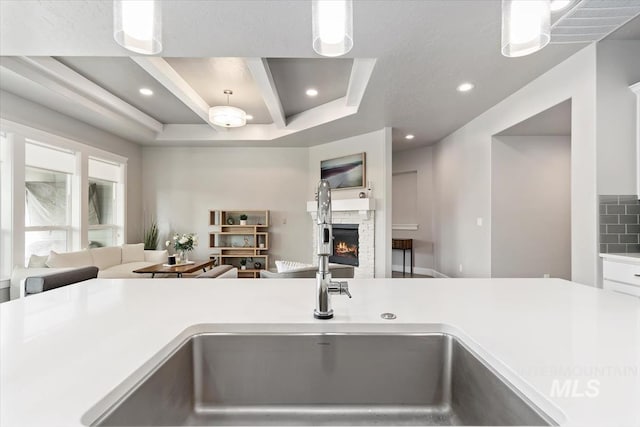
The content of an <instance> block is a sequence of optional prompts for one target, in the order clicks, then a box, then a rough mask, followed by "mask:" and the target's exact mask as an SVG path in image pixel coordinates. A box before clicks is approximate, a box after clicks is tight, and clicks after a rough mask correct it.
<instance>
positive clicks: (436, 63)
mask: <svg viewBox="0 0 640 427" xmlns="http://www.w3.org/2000/svg"><path fill="white" fill-rule="evenodd" d="M162 5H163V16H164V24H163V25H164V27H163V34H164V35H165V36H164V50H163V52H162V55H163V56H165V57H206V58H210V57H267V58H269V57H272V58H314V57H318V56H317V55H316V54H315V53H314V51H313V49H312V47H311V42H310V40H311V5H310V2H307V1H298V0H291V1H287V0H281V1H280V0H278V1H264V0H229V1H224V0H220V1H215V2H213V1H211V2H208V1H198V0H194V1H191V0H184V1H170V0H167V1H163V2H162ZM111 7H112V3H111V1H110V0H96V1H83V2H79V1H64V0H58V1H2V2H0V54H2V55H46V56H78V55H79V56H127V55H128V54H129V52H128V51H126V50H125V49H123V48H121V47H119V46H118V45H117V44H115V42H114V41H113V36H112V25H113V23H112V19H113V17H112V11H111ZM500 7H501V2H500V0H485V1H477V0H459V1H378V0H371V1H369V0H359V1H356V2H354V43H355V45H354V48H353V49H352V51H351V52H350V53H349V54H348V55H347V57H349V58H355V57H357V58H377V59H378V61H377V63H376V67H375V69H374V71H373V75H372V77H371V80H370V81H369V84H368V87H367V90H366V92H365V95H364V98H363V100H362V103H361V105H360V109H359V111H358V113H357V114H355V115H352V116H349V117H346V118H342V119H340V120H336V121H334V122H331V123H327V124H324V125H321V126H316V127H314V128H311V129H308V130H305V131H303V132H299V133H297V134H293V135H289V136H286V137H282V138H279V139H277V140H274V141H268V142H264V144H260V145H263V146H264V145H271V146H308V145H310V144H319V143H323V142H327V141H331V140H335V139H338V138H344V137H348V136H352V135H355V134H359V133H364V132H368V131H371V130H376V129H380V128H381V127H383V126H390V127H394V128H397V132H395V133H394V134H396V135H404V134H405V133H413V134H415V135H416V139H415V140H414V142H413V144H414V145H416V146H419V145H426V144H431V143H434V142H436V141H438V140H439V139H441V138H443V137H444V136H446V135H448V134H449V133H451V132H453V131H454V130H456V129H457V128H459V127H460V126H462V125H464V124H465V123H467V122H468V121H470V120H471V119H473V118H474V117H476V116H477V115H479V114H480V113H482V112H483V111H485V110H487V109H488V108H489V107H491V106H493V105H495V104H496V103H498V102H499V101H501V100H502V99H504V98H506V97H507V96H509V95H510V94H512V93H513V92H515V91H516V90H518V89H519V88H521V87H522V86H524V85H525V84H527V83H528V82H530V81H531V80H532V79H534V78H536V77H537V76H539V75H541V74H542V73H544V72H545V71H547V70H549V69H550V68H552V67H553V66H555V65H557V64H558V63H560V62H561V61H563V60H564V59H566V58H568V57H569V56H570V55H572V54H573V53H575V52H577V51H578V50H580V49H581V48H583V47H584V46H585V44H569V45H549V46H547V47H546V48H545V49H543V50H542V51H540V52H537V53H535V54H533V55H530V56H526V57H522V58H505V57H503V56H502V55H501V54H500ZM621 31H622V30H621ZM220 40H224V42H219V41H220ZM214 41H218V42H214ZM463 81H471V82H473V83H475V85H476V88H475V90H473V91H472V92H470V93H465V94H461V93H458V92H457V91H456V90H455V88H456V87H457V86H458V84H460V83H461V82H463ZM242 144H243V141H236V142H234V145H242ZM250 144H251V143H248V142H246V143H245V145H250ZM254 144H255V143H254ZM212 145H215V144H213V143H212Z"/></svg>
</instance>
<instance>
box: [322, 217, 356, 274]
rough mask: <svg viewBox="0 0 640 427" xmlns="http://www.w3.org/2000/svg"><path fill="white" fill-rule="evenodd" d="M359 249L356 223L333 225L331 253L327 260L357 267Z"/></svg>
mask: <svg viewBox="0 0 640 427" xmlns="http://www.w3.org/2000/svg"><path fill="white" fill-rule="evenodd" d="M359 249H360V248H359V236H358V224H334V225H333V255H331V256H330V257H329V262H333V263H336V264H344V265H353V266H354V267H358V266H359V265H360V264H359V262H358V259H359V258H358V252H359Z"/></svg>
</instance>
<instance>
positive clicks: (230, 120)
mask: <svg viewBox="0 0 640 427" xmlns="http://www.w3.org/2000/svg"><path fill="white" fill-rule="evenodd" d="M223 93H224V94H225V95H227V105H219V106H216V107H211V108H209V121H210V122H211V123H213V124H214V125H217V126H222V127H225V128H239V127H242V126H244V125H246V124H247V113H245V112H244V110H241V109H240V108H237V107H232V106H231V105H229V96H231V95H233V91H232V90H228V89H227V90H225V91H224V92H223Z"/></svg>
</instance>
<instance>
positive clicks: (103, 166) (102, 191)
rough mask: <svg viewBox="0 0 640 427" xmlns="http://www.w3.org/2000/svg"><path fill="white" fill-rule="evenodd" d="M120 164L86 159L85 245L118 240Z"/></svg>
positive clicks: (92, 245) (119, 233)
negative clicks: (87, 176)
mask: <svg viewBox="0 0 640 427" xmlns="http://www.w3.org/2000/svg"><path fill="white" fill-rule="evenodd" d="M121 174H122V171H121V166H120V165H119V164H115V163H111V162H107V161H104V160H100V159H96V158H89V209H88V215H89V247H102V246H113V245H117V244H120V243H122V240H123V239H122V227H123V220H122V218H123V216H124V215H123V212H121V208H122V202H121V197H122V195H121V193H122V191H120V188H121V185H120V182H121Z"/></svg>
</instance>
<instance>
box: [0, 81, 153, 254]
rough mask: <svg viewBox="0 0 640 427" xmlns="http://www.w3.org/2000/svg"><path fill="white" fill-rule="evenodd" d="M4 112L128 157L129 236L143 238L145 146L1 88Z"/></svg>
mask: <svg viewBox="0 0 640 427" xmlns="http://www.w3.org/2000/svg"><path fill="white" fill-rule="evenodd" d="M0 113H1V116H2V118H3V119H6V120H10V121H13V122H17V123H20V124H23V125H25V126H29V127H32V128H36V129H39V130H43V131H45V132H50V133H52V134H55V135H58V136H62V137H65V138H69V139H72V140H75V141H77V142H80V143H82V144H86V145H90V146H92V147H96V148H100V149H102V150H104V151H108V152H111V153H114V154H117V155H119V156H123V157H126V158H127V159H128V160H127V240H128V241H129V242H141V241H142V149H141V147H140V146H139V145H137V144H135V143H133V142H131V141H127V140H124V139H122V138H120V137H118V136H115V135H113V134H110V133H108V132H105V131H103V130H100V129H97V128H95V127H93V126H90V125H88V124H86V123H83V122H81V121H79V120H76V119H73V118H71V117H69V116H66V115H64V114H60V113H58V112H56V111H53V110H50V109H48V108H46V107H43V106H41V105H38V104H36V103H33V102H31V101H28V100H26V99H24V98H20V97H18V96H15V95H13V94H11V93H8V92H4V91H0ZM43 142H46V141H43Z"/></svg>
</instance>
